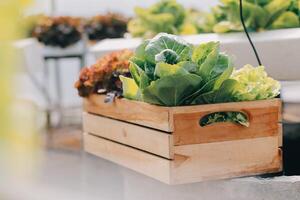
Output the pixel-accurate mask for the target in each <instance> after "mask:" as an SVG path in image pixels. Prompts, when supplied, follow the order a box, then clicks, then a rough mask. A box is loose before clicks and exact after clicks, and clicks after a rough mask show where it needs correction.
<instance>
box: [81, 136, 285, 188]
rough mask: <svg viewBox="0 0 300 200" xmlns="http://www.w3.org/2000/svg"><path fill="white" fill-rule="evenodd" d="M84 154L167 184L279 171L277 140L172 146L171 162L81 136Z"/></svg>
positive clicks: (264, 139)
mask: <svg viewBox="0 0 300 200" xmlns="http://www.w3.org/2000/svg"><path fill="white" fill-rule="evenodd" d="M84 149H85V151H86V152H88V153H91V154H94V155H96V156H99V157H101V158H104V159H107V160H109V161H112V162H115V163H117V164H120V165H122V166H124V167H127V168H129V169H132V170H134V171H137V172H139V173H142V174H144V175H147V176H149V177H152V178H154V179H157V180H159V181H161V182H164V183H167V184H184V183H193V182H200V181H206V180H217V179H225V178H234V177H242V176H250V175H258V174H265V173H273V172H280V171H282V154H281V150H280V149H279V148H278V138H277V137H264V138H256V139H246V140H235V141H225V142H216V143H207V144H195V145H184V146H176V147H175V149H174V151H175V155H174V160H167V159H164V158H161V157H158V156H155V155H153V154H149V153H147V152H143V151H140V150H138V149H134V148H132V147H128V146H125V145H122V144H119V143H115V142H112V141H110V140H106V139H104V138H101V137H98V136H94V135H91V134H88V133H85V134H84Z"/></svg>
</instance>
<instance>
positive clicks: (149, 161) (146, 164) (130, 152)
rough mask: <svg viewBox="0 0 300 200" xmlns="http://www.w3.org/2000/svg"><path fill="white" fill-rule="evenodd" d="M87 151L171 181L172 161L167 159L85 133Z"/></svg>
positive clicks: (162, 179)
mask: <svg viewBox="0 0 300 200" xmlns="http://www.w3.org/2000/svg"><path fill="white" fill-rule="evenodd" d="M84 149H85V151H86V152H89V153H91V154H94V155H96V156H100V157H102V158H104V159H107V160H110V161H112V162H115V163H117V164H120V165H122V166H124V167H127V168H129V169H132V170H135V171H137V172H140V173H142V174H144V175H147V176H150V177H152V178H155V179H157V180H159V181H162V182H164V183H167V184H168V183H169V182H170V162H171V161H169V160H167V159H164V158H161V157H158V156H155V155H152V154H149V153H145V152H142V151H139V150H137V149H134V148H131V147H128V146H124V145H121V144H118V143H114V142H112V141H109V140H106V139H103V138H100V137H97V136H93V135H90V134H87V133H85V134H84Z"/></svg>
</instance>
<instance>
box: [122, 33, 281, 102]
mask: <svg viewBox="0 0 300 200" xmlns="http://www.w3.org/2000/svg"><path fill="white" fill-rule="evenodd" d="M233 71H234V67H233V64H232V62H231V60H230V58H229V56H228V55H226V54H224V53H221V52H220V44H219V42H208V43H203V44H200V45H199V46H196V47H193V46H192V45H190V44H189V43H187V42H185V41H184V40H182V39H181V38H180V37H178V36H175V35H171V34H167V33H160V34H158V35H156V36H155V37H154V38H153V39H151V40H146V41H145V42H143V43H142V44H141V45H140V46H139V47H138V48H137V49H136V52H135V55H134V56H133V57H132V58H131V64H130V72H131V75H132V77H133V79H131V78H125V77H122V76H121V77H120V78H121V81H122V83H123V91H124V92H123V96H124V97H125V98H128V99H133V100H139V101H144V102H147V103H151V104H157V105H163V106H181V105H196V104H208V103H222V102H232V101H249V100H259V99H269V98H274V97H275V96H277V95H278V94H279V89H280V84H279V82H278V81H275V80H273V79H272V78H270V77H268V76H267V74H266V72H265V71H264V67H262V66H260V67H258V68H253V67H252V66H249V65H246V66H245V67H244V68H242V69H240V70H237V71H235V72H234V73H233Z"/></svg>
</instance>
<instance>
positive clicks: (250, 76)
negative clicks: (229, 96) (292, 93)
mask: <svg viewBox="0 0 300 200" xmlns="http://www.w3.org/2000/svg"><path fill="white" fill-rule="evenodd" d="M231 78H232V79H234V80H236V81H237V82H238V83H239V84H237V85H236V87H235V89H234V100H235V101H254V100H261V99H270V98H274V97H276V96H277V95H279V93H280V83H279V82H278V81H276V80H274V79H272V78H271V77H269V76H268V75H267V73H266V72H265V70H264V67H263V66H258V67H253V66H251V65H245V66H244V67H243V68H242V69H240V70H237V71H235V72H233V74H232V76H231Z"/></svg>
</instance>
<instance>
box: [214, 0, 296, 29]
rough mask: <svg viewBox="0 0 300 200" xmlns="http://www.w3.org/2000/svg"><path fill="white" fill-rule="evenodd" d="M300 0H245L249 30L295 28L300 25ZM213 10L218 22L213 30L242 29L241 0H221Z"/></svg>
mask: <svg viewBox="0 0 300 200" xmlns="http://www.w3.org/2000/svg"><path fill="white" fill-rule="evenodd" d="M299 4H300V0H256V1H254V0H244V1H243V11H244V19H245V24H246V26H247V28H248V29H249V30H252V31H260V30H264V29H280V28H294V27H299V26H300V18H299V16H300V15H299V14H300V7H299ZM212 12H213V14H214V16H215V19H216V20H215V21H217V22H218V23H216V24H215V25H214V27H213V31H214V32H217V33H225V32H232V31H242V30H243V28H242V25H241V21H240V15H239V0H221V4H220V5H218V6H216V7H214V8H213V9H212Z"/></svg>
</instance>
